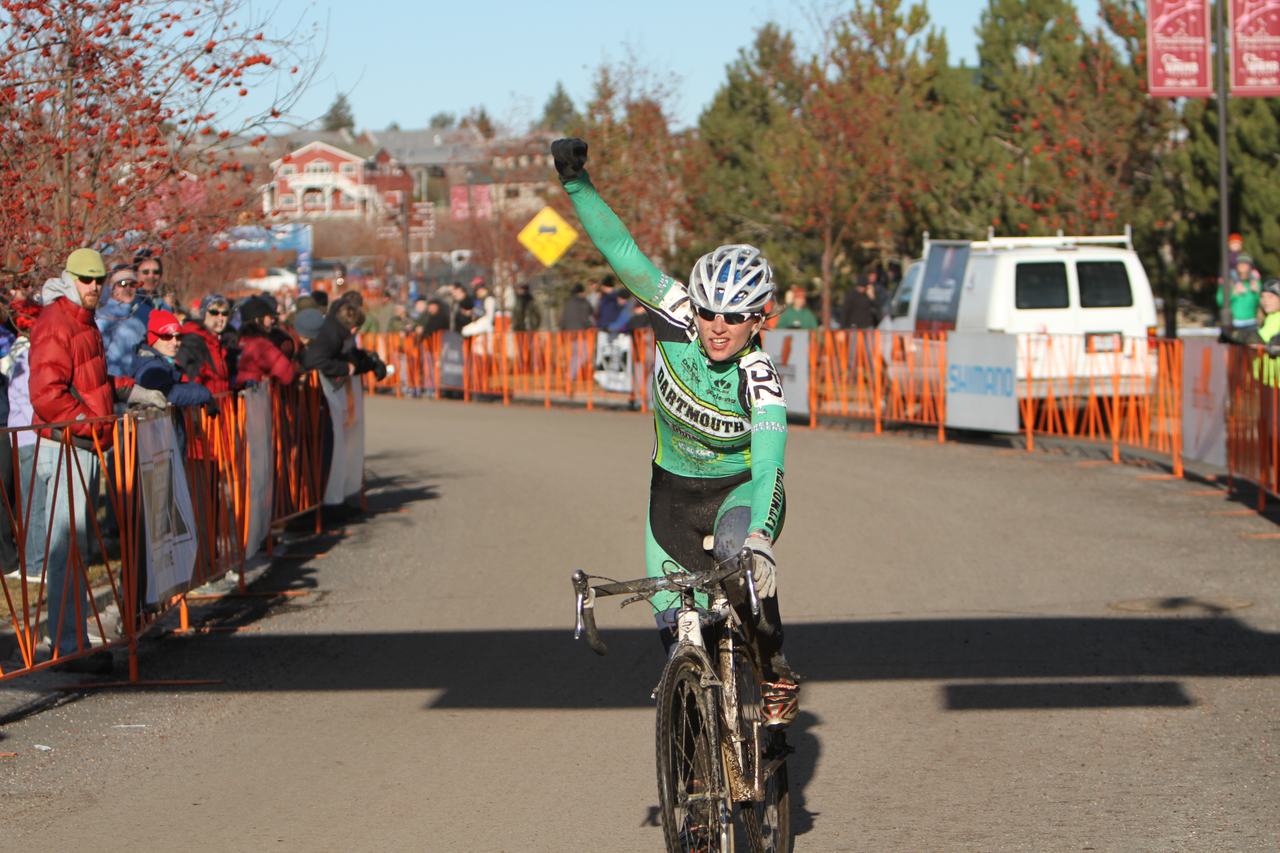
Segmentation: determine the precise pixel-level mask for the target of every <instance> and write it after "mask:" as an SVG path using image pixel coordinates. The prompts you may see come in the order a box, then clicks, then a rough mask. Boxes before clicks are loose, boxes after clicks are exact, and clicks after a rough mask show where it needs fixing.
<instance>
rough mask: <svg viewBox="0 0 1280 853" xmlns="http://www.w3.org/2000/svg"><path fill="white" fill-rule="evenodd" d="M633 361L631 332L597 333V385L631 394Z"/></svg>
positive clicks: (607, 389)
mask: <svg viewBox="0 0 1280 853" xmlns="http://www.w3.org/2000/svg"><path fill="white" fill-rule="evenodd" d="M632 363H633V362H632V358H631V335H630V334H629V333H625V332H624V333H618V334H615V333H612V332H597V333H596V363H595V379H596V384H597V385H599V386H600V387H601V388H603V389H604V390H606V391H613V392H615V393H618V394H630V393H631V388H632V377H631V373H632V370H631V367H632Z"/></svg>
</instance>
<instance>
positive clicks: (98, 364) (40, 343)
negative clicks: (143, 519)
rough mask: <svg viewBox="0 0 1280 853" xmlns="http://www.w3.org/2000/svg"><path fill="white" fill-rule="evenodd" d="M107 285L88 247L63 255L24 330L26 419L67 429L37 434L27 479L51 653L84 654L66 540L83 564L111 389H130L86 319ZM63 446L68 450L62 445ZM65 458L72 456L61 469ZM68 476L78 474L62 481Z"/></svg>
mask: <svg viewBox="0 0 1280 853" xmlns="http://www.w3.org/2000/svg"><path fill="white" fill-rule="evenodd" d="M106 280H107V269H106V266H105V264H104V263H103V261H102V256H101V255H100V254H98V253H97V252H96V251H94V250H93V249H76V250H75V251H74V252H72V253H71V254H70V256H69V257H68V258H67V263H66V269H65V270H64V272H63V273H62V276H61V277H60V278H53V279H49V280H48V281H47V282H45V285H44V291H43V301H44V310H42V311H41V312H40V318H39V319H38V320H36V324H35V326H34V327H33V328H32V330H31V352H30V365H31V377H30V385H29V388H30V393H31V407H32V410H33V412H34V416H35V417H34V422H35V423H38V424H60V423H70V424H72V425H71V426H69V427H67V428H66V432H67V433H69V435H64V431H63V429H61V428H52V427H46V428H44V429H43V430H42V434H43V436H44V438H45V440H44V441H41V443H40V448H39V450H38V452H37V456H36V477H37V478H39V479H40V481H41V483H42V484H43V485H44V487H45V491H46V494H47V495H48V497H47V498H46V500H47V505H46V513H47V514H46V517H45V520H46V524H47V533H46V535H47V536H48V540H49V546H48V549H47V552H46V560H45V576H46V578H45V583H46V590H45V600H46V601H47V602H48V614H47V615H48V622H47V624H48V625H49V633H50V637H49V641H50V644H51V646H52V648H53V649H55V650H56V651H57V652H58V654H59V655H68V654H72V653H74V652H76V651H81V650H84V649H87V648H88V643H89V640H88V635H87V633H86V631H85V620H86V619H87V618H89V616H90V614H91V612H92V611H91V610H90V609H89V600H88V594H87V588H86V585H85V582H84V580H85V578H84V574H83V569H82V568H78V567H76V566H75V565H73V564H72V561H71V555H72V553H73V551H72V549H71V542H72V537H73V536H74V537H75V539H76V542H77V553H78V554H79V559H80V562H81V563H82V564H87V560H88V555H89V553H90V551H89V542H88V533H89V519H90V518H91V517H92V516H93V513H94V511H95V504H96V502H97V497H98V476H99V474H100V466H99V463H98V460H99V455H98V452H97V451H98V450H101V451H102V452H104V453H105V452H109V451H110V449H111V444H112V434H113V430H114V423H113V421H112V420H111V416H112V415H113V414H114V404H115V399H116V390H117V388H119V389H122V390H123V389H127V388H129V387H130V386H131V385H132V382H131V381H130V380H113V379H112V377H111V376H110V375H109V374H108V371H107V359H106V353H105V351H104V349H103V345H102V334H101V333H100V332H99V331H98V327H97V325H96V324H95V323H94V311H95V310H96V309H97V307H98V302H99V299H100V297H101V293H102V287H103V285H104V284H105V283H106ZM49 439H53V440H49ZM64 442H65V443H66V445H68V446H67V447H66V448H65V449H64ZM65 453H71V454H73V455H74V456H75V457H76V458H75V459H74V460H72V461H71V462H70V463H69V462H68V460H67V459H66V457H65V455H64V454H65ZM69 465H70V468H69V467H68V466H69ZM67 470H74V471H77V472H78V475H77V477H76V478H74V480H73V481H72V482H70V483H68V482H67V477H66V475H65V472H66V471H67ZM60 471H61V472H62V474H63V476H62V477H61V478H59V472H60ZM81 477H83V480H81ZM81 483H83V487H82V486H81ZM64 668H65V669H68V670H71V671H80V672H109V671H110V670H111V655H110V653H109V652H98V653H96V654H93V655H90V656H88V657H86V658H80V659H77V660H74V661H69V662H68V663H66V664H65V665H64Z"/></svg>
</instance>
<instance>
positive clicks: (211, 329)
mask: <svg viewBox="0 0 1280 853" xmlns="http://www.w3.org/2000/svg"><path fill="white" fill-rule="evenodd" d="M230 318H231V303H230V302H229V301H227V298H226V297H225V296H221V295H219V294H217V293H211V294H209V295H208V296H206V297H205V298H204V299H202V300H201V301H200V320H199V321H195V320H188V321H187V322H185V323H183V324H182V329H181V331H182V339H181V340H180V341H179V343H178V353H177V355H176V356H174V362H175V363H176V364H177V365H178V369H179V370H181V371H182V374H183V375H184V376H185V377H187V378H188V379H190V380H191V381H193V382H199V383H200V384H201V385H203V386H204V387H206V388H208V389H209V391H210V392H212V393H213V394H221V393H223V392H224V391H230V390H231V370H230V367H229V366H228V363H227V348H226V347H225V346H224V345H223V335H224V333H225V332H226V329H227V322H228V320H230Z"/></svg>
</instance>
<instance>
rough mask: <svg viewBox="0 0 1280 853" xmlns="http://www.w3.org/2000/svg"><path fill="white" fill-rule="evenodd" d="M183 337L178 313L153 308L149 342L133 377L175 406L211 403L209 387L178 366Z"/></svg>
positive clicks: (140, 352)
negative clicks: (184, 372)
mask: <svg viewBox="0 0 1280 853" xmlns="http://www.w3.org/2000/svg"><path fill="white" fill-rule="evenodd" d="M181 338H182V324H181V323H179V322H178V318H177V317H176V316H174V315H173V314H172V313H171V312H169V311H165V310H163V309H161V308H157V309H155V310H154V311H152V312H151V316H150V317H148V318H147V343H146V344H145V345H144V346H141V347H139V348H138V358H137V360H136V363H135V365H134V372H133V379H134V381H135V382H136V383H137V384H138V385H140V386H142V387H143V388H150V389H152V390H154V391H159V392H160V393H161V394H164V397H165V400H167V401H168V402H169V404H170V405H172V406H179V407H182V406H211V405H212V403H213V394H212V393H210V390H209V389H208V388H206V387H205V386H203V385H201V384H200V383H198V382H193V381H189V380H188V379H187V377H186V376H184V375H183V373H182V370H181V369H180V368H179V367H178V364H177V361H176V357H177V355H178V348H179V347H180V346H181V345H182V340H181ZM216 411H217V410H216V409H214V410H213V412H216Z"/></svg>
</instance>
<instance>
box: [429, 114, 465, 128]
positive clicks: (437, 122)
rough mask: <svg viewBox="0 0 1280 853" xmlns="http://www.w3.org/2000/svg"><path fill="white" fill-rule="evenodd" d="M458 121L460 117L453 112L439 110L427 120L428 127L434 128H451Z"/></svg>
mask: <svg viewBox="0 0 1280 853" xmlns="http://www.w3.org/2000/svg"><path fill="white" fill-rule="evenodd" d="M457 123H458V117H457V116H455V115H454V114H453V113H447V112H443V111H442V112H438V113H436V114H435V115H433V116H431V118H430V119H428V120H427V127H429V128H431V129H432V130H449V129H450V128H452V127H454V125H456V124H457Z"/></svg>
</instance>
